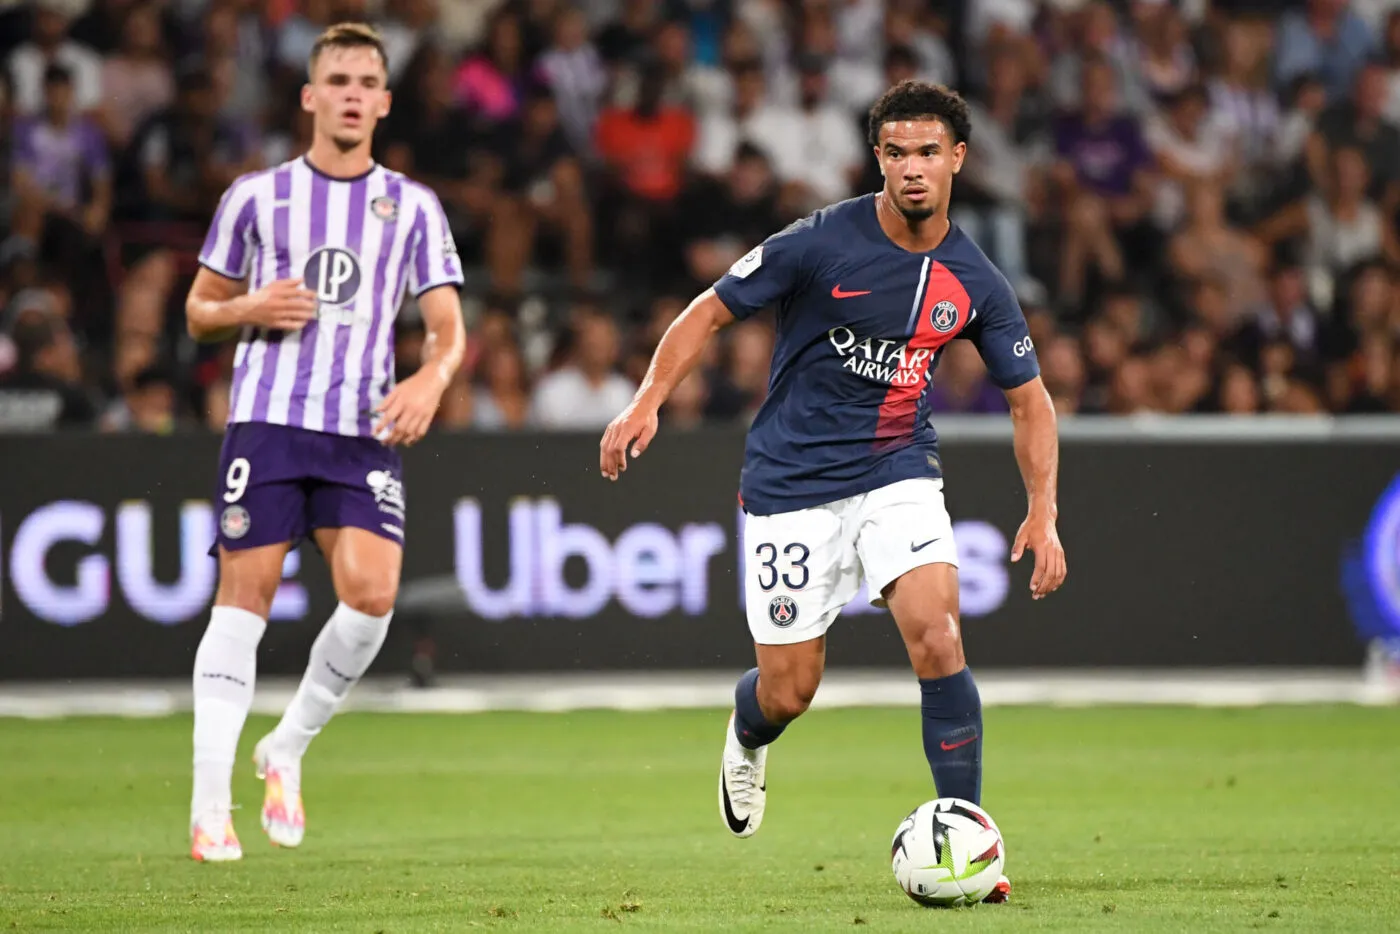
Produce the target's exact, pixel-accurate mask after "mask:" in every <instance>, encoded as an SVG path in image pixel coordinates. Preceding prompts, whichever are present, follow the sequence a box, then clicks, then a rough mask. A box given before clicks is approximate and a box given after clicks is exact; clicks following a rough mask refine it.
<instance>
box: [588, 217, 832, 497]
mask: <svg viewBox="0 0 1400 934" xmlns="http://www.w3.org/2000/svg"><path fill="white" fill-rule="evenodd" d="M810 229H811V225H810V222H808V221H805V220H803V221H798V222H796V223H795V224H792V225H790V226H789V227H787V228H786V229H784V230H782V231H779V232H778V233H776V234H774V235H773V236H771V237H769V238H768V239H767V240H765V241H763V243H762V244H760V245H759V246H756V247H754V248H753V249H752V250H751V251H749V253H748V254H747V255H745V256H744V257H743V259H740V260H739V261H738V262H736V263H735V264H734V265H733V266H731V267H729V271H728V272H727V273H725V274H724V276H723V277H721V278H720V280H719V281H718V282H716V283H715V284H714V287H713V288H709V289H706V290H705V291H704V292H702V293H700V295H699V296H697V297H696V298H695V300H694V301H692V302H691V303H690V306H689V307H688V308H686V310H685V312H684V313H682V314H681V316H680V317H679V318H677V319H676V320H675V321H674V322H673V323H672V324H671V326H670V327H669V328H667V329H666V334H665V335H664V336H663V337H662V338H661V343H660V344H659V345H657V348H656V353H655V354H653V355H652V359H651V366H650V367H648V368H647V375H646V377H645V378H644V379H643V380H642V385H641V386H640V387H639V388H638V389H637V394H636V396H634V397H633V399H632V402H631V403H630V404H629V405H628V406H627V408H625V409H623V410H622V414H621V415H619V416H618V417H617V418H615V419H613V421H612V424H610V425H609V426H608V430H607V431H606V432H604V434H603V440H602V442H601V443H600V445H599V448H600V451H599V468H600V469H601V470H602V473H603V476H605V477H607V478H608V479H609V480H616V479H617V477H618V474H620V473H621V472H622V471H624V470H626V469H627V454H628V449H629V446H630V449H631V454H632V456H633V457H640V456H641V455H642V452H643V451H645V450H646V449H647V445H649V444H651V439H652V438H654V437H655V436H656V429H657V425H658V415H657V413H659V412H660V411H661V405H662V403H664V402H665V401H666V399H667V397H669V396H670V395H671V391H672V390H674V389H675V388H676V386H678V385H680V383H681V381H682V380H684V379H685V378H686V377H687V376H688V375H690V371H691V370H693V369H694V368H695V364H696V363H698V362H699V361H700V357H701V355H702V354H703V353H704V352H705V345H706V344H707V343H709V340H710V337H711V336H712V335H713V334H714V333H715V332H716V331H718V330H720V329H721V328H723V327H726V326H728V325H730V324H732V323H734V321H736V320H739V319H743V318H747V317H749V316H750V315H752V314H754V313H755V312H757V311H759V310H760V309H763V308H766V307H767V306H769V305H771V304H773V303H774V302H777V301H779V300H781V299H783V298H786V297H787V296H788V295H790V294H792V293H793V292H794V291H795V290H796V289H797V288H798V287H799V285H800V284H801V282H802V277H803V275H804V271H803V263H802V259H803V252H804V250H805V248H806V246H807V239H806V233H807V232H808V231H809V230H810Z"/></svg>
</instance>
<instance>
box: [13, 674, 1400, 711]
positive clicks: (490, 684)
mask: <svg viewBox="0 0 1400 934" xmlns="http://www.w3.org/2000/svg"><path fill="white" fill-rule="evenodd" d="M736 675H737V672H723V673H714V672H669V673H655V672H646V673H625V672H624V673H568V674H548V675H481V676H462V675H454V676H450V677H445V678H443V679H442V680H441V681H440V683H439V685H438V686H435V687H432V688H427V689H418V688H412V687H408V686H406V685H405V684H404V682H403V680H402V679H399V678H387V677H376V678H369V679H366V680H365V681H364V682H363V683H361V684H360V685H359V686H357V687H356V689H355V691H354V693H352V694H351V695H350V697H349V698H348V699H347V702H346V705H345V709H346V710H362V711H377V712H386V713H476V712H481V711H488V710H515V711H539V712H564V711H570V710H584V709H610V710H667V709H685V708H723V707H728V706H730V705H732V703H733V697H734V679H735V677H736ZM296 685H297V680H296V679H294V678H263V679H260V680H259V682H258V688H257V693H256V695H255V697H254V701H253V712H254V713H259V714H271V715H279V714H281V713H282V711H283V710H284V709H285V708H286V706H287V703H288V702H289V701H290V700H291V698H292V694H293V693H294V692H295V690H296ZM977 685H978V689H979V691H980V693H981V695H982V702H983V704H984V705H986V706H1005V705H1012V704H1016V705H1050V706H1066V707H1084V706H1095V705H1104V704H1119V705H1153V704H1157V705H1185V706H1198V707H1253V706H1261V705H1268V704H1363V705H1381V704H1396V703H1400V681H1391V682H1386V681H1379V680H1375V679H1372V680H1369V681H1368V680H1367V679H1365V678H1363V677H1362V675H1361V673H1360V672H1359V671H1355V670H1346V669H1343V670H1330V669H1329V670H1311V669H1298V670H1261V669H1230V670H1223V669H1209V670H1199V671H1185V670H1170V671H1166V670H1164V671H1125V670H1094V671H1046V670H1035V671H995V670H991V669H986V670H980V671H978V673H977ZM918 703H919V687H918V682H917V681H915V680H914V678H913V677H912V676H911V675H910V674H909V673H908V672H905V671H903V670H893V671H868V670H861V671H856V670H836V671H831V672H829V673H828V674H827V677H826V679H825V681H824V682H823V684H822V686H821V689H820V690H819V691H818V692H817V697H816V700H815V703H814V704H813V706H814V707H818V708H836V707H874V706H904V707H913V706H917V705H918ZM191 704H192V697H191V689H190V685H189V682H188V681H186V680H183V679H182V680H180V681H148V682H140V681H131V682H110V681H108V682H64V683H57V684H54V683H48V684H41V683H34V684H15V683H12V684H3V685H0V717H23V718H52V717H79V716H119V717H161V716H168V715H171V714H177V713H187V712H189V710H190V709H191Z"/></svg>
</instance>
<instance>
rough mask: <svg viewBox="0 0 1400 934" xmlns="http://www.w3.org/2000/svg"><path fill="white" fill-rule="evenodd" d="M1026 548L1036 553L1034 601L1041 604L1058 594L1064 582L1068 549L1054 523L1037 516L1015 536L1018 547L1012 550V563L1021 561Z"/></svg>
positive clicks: (1033, 585)
mask: <svg viewBox="0 0 1400 934" xmlns="http://www.w3.org/2000/svg"><path fill="white" fill-rule="evenodd" d="M1027 548H1029V549H1030V550H1031V551H1033V552H1035V570H1034V571H1032V572H1031V599H1032V600H1039V599H1040V598H1041V597H1048V596H1049V595H1050V594H1052V593H1054V592H1055V591H1056V590H1059V589H1060V585H1061V584H1063V583H1064V582H1065V575H1066V574H1067V573H1069V568H1068V567H1067V566H1066V564H1065V548H1064V546H1063V545H1061V544H1060V533H1059V532H1058V531H1056V530H1055V520H1054V519H1052V518H1051V517H1050V516H1048V515H1038V514H1035V513H1032V514H1031V515H1029V516H1026V521H1025V522H1022V523H1021V528H1020V529H1018V530H1017V532H1016V543H1015V544H1014V545H1012V546H1011V561H1012V562H1013V563H1015V562H1017V561H1020V560H1021V555H1023V554H1024V553H1025V551H1026V549H1027Z"/></svg>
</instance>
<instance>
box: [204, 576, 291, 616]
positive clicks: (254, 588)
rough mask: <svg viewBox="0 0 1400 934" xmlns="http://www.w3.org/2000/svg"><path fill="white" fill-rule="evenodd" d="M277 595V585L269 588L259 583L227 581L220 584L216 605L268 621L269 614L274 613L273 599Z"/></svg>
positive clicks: (215, 599)
mask: <svg viewBox="0 0 1400 934" xmlns="http://www.w3.org/2000/svg"><path fill="white" fill-rule="evenodd" d="M276 594H277V586H276V584H274V585H272V586H271V587H267V586H265V585H263V584H262V583H261V582H259V581H248V580H225V581H220V582H219V591H218V593H217V594H216V595H215V597H214V605H215V606H229V607H233V608H234V609H238V610H244V611H246V612H248V613H252V614H253V615H254V616H257V617H259V618H261V619H267V617H268V614H269V613H271V612H272V599H273V597H274V596H276Z"/></svg>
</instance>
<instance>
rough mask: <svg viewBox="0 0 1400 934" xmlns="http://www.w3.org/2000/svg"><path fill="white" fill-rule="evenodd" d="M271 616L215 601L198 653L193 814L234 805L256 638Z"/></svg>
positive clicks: (250, 702) (255, 663)
mask: <svg viewBox="0 0 1400 934" xmlns="http://www.w3.org/2000/svg"><path fill="white" fill-rule="evenodd" d="M265 629H267V621H266V620H264V619H262V618H261V617H259V616H257V615H256V614H253V613H249V612H248V611H247V610H240V609H237V608H235V607H231V606H216V607H214V608H213V610H211V611H210V613H209V626H208V628H206V629H205V630H204V638H203V639H201V640H200V641H199V651H197V652H195V654H194V793H193V795H192V797H191V799H190V813H191V815H198V814H200V813H201V812H203V811H206V810H209V809H215V808H217V809H222V810H227V809H229V808H230V807H232V806H233V788H232V785H233V760H234V757H235V755H236V754H237V752H238V736H239V734H240V733H242V732H243V721H245V720H246V719H248V708H249V707H251V706H253V682H254V680H255V678H256V676H257V668H258V642H260V641H261V640H262V636H263V631H264V630H265Z"/></svg>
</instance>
